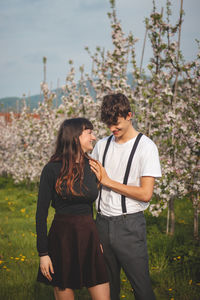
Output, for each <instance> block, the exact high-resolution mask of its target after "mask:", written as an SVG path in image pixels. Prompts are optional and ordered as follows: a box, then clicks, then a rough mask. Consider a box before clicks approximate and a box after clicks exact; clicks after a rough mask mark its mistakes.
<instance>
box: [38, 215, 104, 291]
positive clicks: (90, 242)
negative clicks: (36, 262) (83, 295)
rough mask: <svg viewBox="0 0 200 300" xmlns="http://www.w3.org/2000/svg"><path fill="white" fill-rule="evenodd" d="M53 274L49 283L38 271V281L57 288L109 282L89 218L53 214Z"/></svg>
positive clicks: (72, 287)
mask: <svg viewBox="0 0 200 300" xmlns="http://www.w3.org/2000/svg"><path fill="white" fill-rule="evenodd" d="M48 248H49V249H48V251H49V256H50V257H51V260H52V263H53V268H54V274H51V276H52V278H53V279H52V281H49V280H48V279H47V278H46V277H44V276H43V274H42V273H41V271H40V268H39V271H38V276H37V281H39V282H43V283H46V284H50V285H53V286H57V287H59V288H60V289H65V288H70V289H80V288H82V287H84V286H85V287H87V288H88V287H92V286H95V285H98V284H102V283H105V282H108V276H107V270H106V265H105V261H104V256H103V253H102V251H101V248H100V241H99V237H98V233H97V229H96V225H95V223H94V220H93V219H92V216H91V215H73V216H72V215H67V214H65V215H64V214H63V215H61V214H56V215H55V217H54V220H53V222H52V225H51V228H50V230H49V235H48Z"/></svg>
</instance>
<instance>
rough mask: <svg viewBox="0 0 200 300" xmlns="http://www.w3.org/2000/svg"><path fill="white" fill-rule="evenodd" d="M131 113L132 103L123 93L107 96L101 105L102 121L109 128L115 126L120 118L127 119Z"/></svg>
mask: <svg viewBox="0 0 200 300" xmlns="http://www.w3.org/2000/svg"><path fill="white" fill-rule="evenodd" d="M130 111H131V107H130V103H129V100H128V98H127V97H126V96H125V95H123V94H121V93H118V94H110V95H106V96H104V98H103V101H102V105H101V121H102V122H103V123H105V124H106V125H108V126H110V125H115V124H117V120H118V117H123V118H126V117H127V115H128V113H129V112H130Z"/></svg>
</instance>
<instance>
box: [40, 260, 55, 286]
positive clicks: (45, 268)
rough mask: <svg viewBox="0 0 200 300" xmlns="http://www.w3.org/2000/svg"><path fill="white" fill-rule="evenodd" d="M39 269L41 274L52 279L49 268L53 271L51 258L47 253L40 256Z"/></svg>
mask: <svg viewBox="0 0 200 300" xmlns="http://www.w3.org/2000/svg"><path fill="white" fill-rule="evenodd" d="M40 270H41V272H42V274H43V275H44V276H45V277H46V278H47V279H48V280H49V281H51V280H52V277H51V275H50V272H49V270H50V271H51V273H54V270H53V265H52V261H51V258H50V257H49V256H48V255H45V256H41V257H40Z"/></svg>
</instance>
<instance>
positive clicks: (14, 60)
mask: <svg viewBox="0 0 200 300" xmlns="http://www.w3.org/2000/svg"><path fill="white" fill-rule="evenodd" d="M155 2H156V5H157V7H158V10H159V11H161V7H164V9H165V3H166V1H165V0H155ZM180 2H181V0H171V3H172V12H173V15H172V17H171V20H172V22H175V21H177V20H178V16H179V8H180ZM152 7H153V6H152V1H151V0H116V8H117V17H118V19H119V20H120V21H121V24H122V28H123V30H124V32H125V33H127V34H128V33H129V32H130V31H132V32H133V35H134V37H135V38H138V42H137V44H136V59H137V62H138V66H139V64H140V59H141V52H142V46H143V40H144V34H145V25H144V19H145V17H148V16H149V15H150V13H151V11H152ZM183 8H184V11H185V15H184V23H183V27H182V34H181V50H182V52H183V55H184V57H185V59H186V60H192V59H194V58H195V56H196V55H197V45H196V43H195V39H196V38H197V39H199V40H200V30H199V28H200V18H199V12H200V0H190V1H189V0H183ZM110 10H111V9H110V3H109V0H56V1H55V0H0V53H1V55H0V98H3V97H11V96H17V97H22V96H23V94H25V95H26V96H32V95H35V94H39V93H40V82H41V81H42V80H43V63H42V60H43V57H44V56H46V57H47V83H48V84H49V87H50V88H51V89H55V88H57V87H60V86H62V85H64V83H65V78H66V75H67V73H68V71H69V66H68V61H69V60H70V59H72V60H73V61H74V65H75V68H76V73H77V74H79V72H78V70H79V66H81V65H84V67H85V69H86V71H88V72H89V71H90V70H91V59H90V57H89V55H88V53H87V52H86V51H85V49H84V48H85V46H88V47H89V48H90V50H91V51H92V52H94V51H95V48H96V46H101V47H104V48H105V49H106V50H107V49H112V44H111V34H110V33H111V29H110V20H109V18H108V16H107V13H108V12H109V11H110ZM150 55H151V48H150V44H149V43H147V45H146V48H145V54H144V64H143V66H144V67H145V66H146V65H147V63H148V61H149V58H150ZM77 76H78V75H77Z"/></svg>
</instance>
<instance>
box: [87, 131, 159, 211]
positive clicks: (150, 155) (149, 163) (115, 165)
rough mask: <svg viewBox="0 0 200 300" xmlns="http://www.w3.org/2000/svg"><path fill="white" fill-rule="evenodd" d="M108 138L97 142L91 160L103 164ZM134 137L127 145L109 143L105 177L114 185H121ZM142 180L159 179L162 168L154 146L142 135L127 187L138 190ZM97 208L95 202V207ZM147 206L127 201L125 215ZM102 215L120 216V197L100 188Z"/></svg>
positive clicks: (132, 200) (113, 139)
mask: <svg viewBox="0 0 200 300" xmlns="http://www.w3.org/2000/svg"><path fill="white" fill-rule="evenodd" d="M107 139H108V137H106V138H103V139H102V140H100V141H98V142H97V144H96V145H95V147H94V150H93V152H92V157H93V158H94V159H96V160H98V161H100V162H101V163H102V158H103V153H104V150H105V147H106V142H107ZM135 140H136V137H135V138H133V139H131V140H129V141H128V142H126V143H123V144H119V143H116V142H115V138H114V136H113V137H112V139H111V142H110V145H109V148H108V151H107V154H106V158H105V169H106V172H107V174H108V176H109V177H110V178H111V179H112V180H115V181H117V182H120V183H123V179H124V175H125V171H126V167H127V162H128V159H129V156H130V153H131V150H132V147H133V144H134V142H135ZM141 176H152V177H161V168H160V161H159V155H158V149H157V146H156V145H155V144H154V142H153V141H152V140H151V139H150V138H148V137H147V136H145V135H142V137H141V139H140V141H139V144H138V146H137V149H136V152H135V155H134V157H133V160H132V164H131V169H130V173H129V177H128V182H127V185H132V186H140V177H141ZM97 206H98V198H97V201H96V207H97ZM148 206H149V203H147V202H143V201H138V200H135V199H131V198H127V197H126V208H127V213H128V214H131V213H136V212H139V211H143V210H145V209H146V208H147V207H148ZM100 209H101V213H102V214H103V215H106V216H118V215H121V214H122V207H121V194H118V193H116V192H114V191H112V190H111V189H109V188H107V187H105V186H103V188H102V194H101V201H100Z"/></svg>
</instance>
